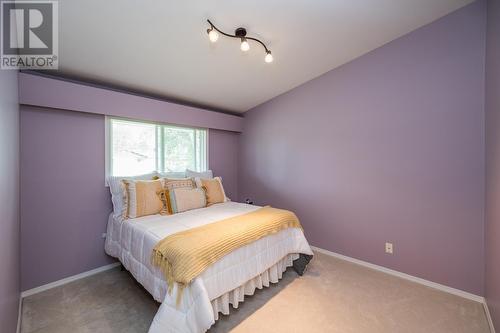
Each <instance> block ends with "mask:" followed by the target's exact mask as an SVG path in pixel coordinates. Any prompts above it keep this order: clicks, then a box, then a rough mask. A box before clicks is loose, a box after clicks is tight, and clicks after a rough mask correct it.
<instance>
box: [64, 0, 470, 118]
mask: <svg viewBox="0 0 500 333" xmlns="http://www.w3.org/2000/svg"><path fill="white" fill-rule="evenodd" d="M471 2H472V1H471V0H377V1H373V0H313V1H305V0H303V1H297V0H252V1H246V2H243V1H229V0H222V1H206V0H204V1H203V0H189V1H168V0H164V1H159V0H143V1H137V0H106V1H102V0H101V1H98V0H85V1H82V0H60V1H59V12H60V13H59V18H60V32H59V34H60V43H59V48H60V50H59V55H60V56H59V59H60V69H59V73H58V74H59V75H65V76H70V77H73V78H79V79H82V80H88V81H92V82H97V83H103V84H109V85H112V86H115V87H120V88H125V89H129V90H133V91H137V92H142V93H147V94H152V95H155V96H160V97H163V98H167V99H172V100H177V101H182V102H186V103H189V104H195V105H200V106H205V107H207V108H210V109H216V110H222V111H230V112H237V113H241V112H245V111H247V110H249V109H251V108H252V107H255V106H257V105H259V104H261V103H263V102H265V101H267V100H269V99H271V98H273V97H275V96H277V95H280V94H282V93H284V92H286V91H288V90H290V89H292V88H294V87H296V86H298V85H300V84H302V83H304V82H306V81H309V80H311V79H313V78H315V77H317V76H319V75H321V74H323V73H325V72H327V71H329V70H331V69H333V68H336V67H338V66H340V65H342V64H344V63H346V62H349V61H351V60H353V59H355V58H357V57H359V56H361V55H363V54H365V53H367V52H369V51H371V50H373V49H375V48H377V47H380V46H382V45H383V44H385V43H387V42H390V41H391V40H394V39H396V38H397V37H400V36H402V35H404V34H406V33H408V32H410V31H412V30H415V29H416V28H419V27H421V26H423V25H426V24H428V23H430V22H432V21H434V20H436V19H438V18H440V17H442V16H444V15H446V14H448V13H450V12H452V11H454V10H457V9H458V8H460V7H462V6H464V5H466V4H468V3H471ZM207 18H208V19H210V20H212V21H213V22H214V24H216V25H218V27H219V28H221V29H223V30H225V31H227V32H230V33H232V32H234V29H235V28H237V27H240V26H242V27H245V28H246V29H247V31H248V35H249V36H255V37H257V38H259V39H262V40H263V41H264V42H265V43H266V44H267V45H268V47H269V48H270V49H271V50H272V53H273V55H274V62H273V63H271V64H266V63H265V62H264V56H265V53H264V50H263V49H262V48H261V46H260V45H258V44H256V43H251V44H250V45H251V49H250V51H249V52H247V53H243V52H242V51H240V49H239V42H238V41H237V40H236V39H229V38H224V37H220V38H219V40H218V41H217V43H215V44H212V43H210V42H209V40H208V38H207V33H206V29H207V28H208V24H207V23H206V19H207Z"/></svg>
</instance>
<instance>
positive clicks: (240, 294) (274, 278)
mask: <svg viewBox="0 0 500 333" xmlns="http://www.w3.org/2000/svg"><path fill="white" fill-rule="evenodd" d="M298 257H299V255H298V254H289V255H287V256H285V257H284V258H283V259H281V260H280V261H278V262H277V263H276V264H274V265H273V266H271V267H270V268H268V269H267V270H265V271H264V272H263V273H261V274H259V275H258V276H256V277H254V278H253V279H251V280H249V281H247V282H245V283H244V284H243V285H241V286H239V287H238V288H236V289H233V290H231V291H230V292H227V293H225V294H223V295H221V296H219V297H217V298H216V299H214V300H212V301H211V303H212V308H213V312H214V320H215V321H216V320H217V319H219V312H220V313H222V314H224V315H228V314H229V304H231V305H232V306H233V308H235V309H237V308H238V305H239V303H240V302H244V301H245V296H251V295H253V294H254V293H255V289H262V288H264V287H269V285H270V283H277V282H278V281H279V280H280V279H281V278H282V277H283V272H284V271H286V269H287V268H288V267H291V266H293V261H294V260H295V259H297V258H298Z"/></svg>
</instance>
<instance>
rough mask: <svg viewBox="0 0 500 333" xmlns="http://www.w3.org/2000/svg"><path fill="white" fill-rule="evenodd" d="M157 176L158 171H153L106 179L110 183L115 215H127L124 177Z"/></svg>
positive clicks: (131, 178)
mask: <svg viewBox="0 0 500 333" xmlns="http://www.w3.org/2000/svg"><path fill="white" fill-rule="evenodd" d="M155 176H157V173H156V172H151V173H147V174H144V175H139V176H135V177H123V176H109V177H108V178H107V179H106V184H107V185H109V191H110V192H111V201H112V202H113V217H114V218H122V217H123V216H125V215H126V210H127V202H126V192H125V185H124V184H123V180H124V179H129V180H150V179H153V177H155Z"/></svg>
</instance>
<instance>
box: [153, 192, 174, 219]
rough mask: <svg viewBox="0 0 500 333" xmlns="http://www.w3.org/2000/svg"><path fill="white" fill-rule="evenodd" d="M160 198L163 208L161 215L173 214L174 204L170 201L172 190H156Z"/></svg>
mask: <svg viewBox="0 0 500 333" xmlns="http://www.w3.org/2000/svg"><path fill="white" fill-rule="evenodd" d="M156 195H158V198H160V201H161V203H162V208H161V210H160V215H171V214H172V204H171V203H170V191H169V190H165V189H161V190H159V191H157V192H156Z"/></svg>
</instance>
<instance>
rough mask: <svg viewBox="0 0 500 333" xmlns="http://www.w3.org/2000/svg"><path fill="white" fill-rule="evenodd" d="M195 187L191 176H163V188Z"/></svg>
mask: <svg viewBox="0 0 500 333" xmlns="http://www.w3.org/2000/svg"><path fill="white" fill-rule="evenodd" d="M195 187H196V183H195V182H194V180H193V178H163V188H164V189H167V190H173V189H176V188H187V189H192V188H195Z"/></svg>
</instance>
